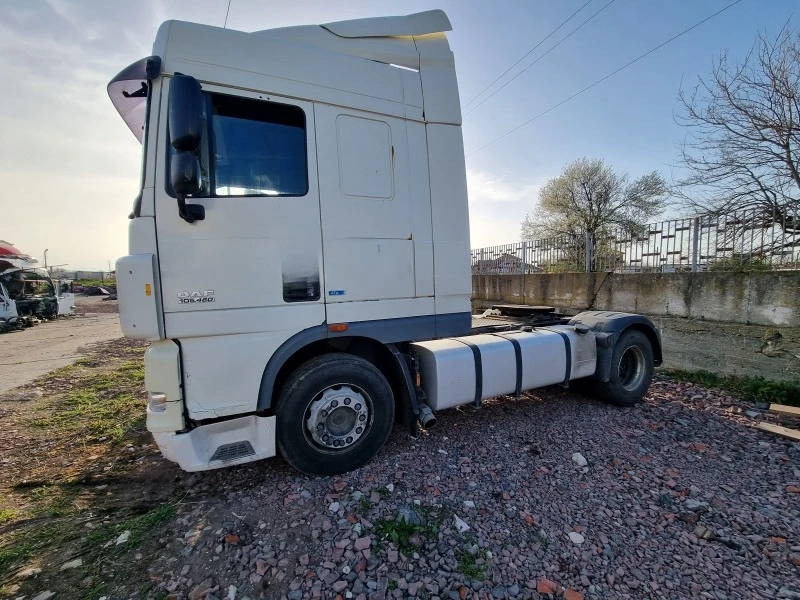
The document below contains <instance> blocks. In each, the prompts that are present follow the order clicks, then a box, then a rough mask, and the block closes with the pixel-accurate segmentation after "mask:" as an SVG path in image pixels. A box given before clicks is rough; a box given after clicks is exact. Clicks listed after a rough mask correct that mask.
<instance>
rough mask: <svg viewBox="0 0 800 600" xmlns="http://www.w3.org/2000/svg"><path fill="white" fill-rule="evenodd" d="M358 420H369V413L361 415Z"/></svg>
mask: <svg viewBox="0 0 800 600" xmlns="http://www.w3.org/2000/svg"><path fill="white" fill-rule="evenodd" d="M358 420H359V421H366V420H367V415H361V416H359V417H358Z"/></svg>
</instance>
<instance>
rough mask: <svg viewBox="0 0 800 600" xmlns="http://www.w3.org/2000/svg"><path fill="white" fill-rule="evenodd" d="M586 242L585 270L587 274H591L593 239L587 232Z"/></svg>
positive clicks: (585, 234)
mask: <svg viewBox="0 0 800 600" xmlns="http://www.w3.org/2000/svg"><path fill="white" fill-rule="evenodd" d="M584 237H585V239H584V241H585V243H586V257H585V264H584V266H585V268H586V272H587V273H591V271H592V239H591V237H592V236H591V234H590V233H589V232H588V231H587V232H586V233H584Z"/></svg>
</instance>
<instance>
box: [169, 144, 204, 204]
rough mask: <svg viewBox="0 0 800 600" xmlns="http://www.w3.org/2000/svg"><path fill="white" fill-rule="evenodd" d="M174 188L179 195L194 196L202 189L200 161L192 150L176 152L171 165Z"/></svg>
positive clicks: (171, 179)
mask: <svg viewBox="0 0 800 600" xmlns="http://www.w3.org/2000/svg"><path fill="white" fill-rule="evenodd" d="M169 176H170V182H171V183H172V189H173V191H174V192H175V194H176V195H178V196H192V195H194V194H197V193H198V192H199V191H200V161H199V160H198V159H197V157H196V156H195V155H194V154H192V153H191V152H186V151H184V152H176V153H175V154H173V155H172V160H171V161H170V165H169Z"/></svg>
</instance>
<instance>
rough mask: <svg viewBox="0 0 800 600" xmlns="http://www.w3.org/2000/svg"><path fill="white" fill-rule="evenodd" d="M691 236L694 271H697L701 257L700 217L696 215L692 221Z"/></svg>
mask: <svg viewBox="0 0 800 600" xmlns="http://www.w3.org/2000/svg"><path fill="white" fill-rule="evenodd" d="M689 237H691V238H692V273H695V272H696V271H697V264H698V259H699V258H700V217H695V218H694V220H693V221H692V229H691V230H690V232H689Z"/></svg>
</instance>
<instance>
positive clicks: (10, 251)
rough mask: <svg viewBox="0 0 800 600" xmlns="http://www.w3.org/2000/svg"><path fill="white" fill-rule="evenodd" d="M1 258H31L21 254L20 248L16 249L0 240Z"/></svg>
mask: <svg viewBox="0 0 800 600" xmlns="http://www.w3.org/2000/svg"><path fill="white" fill-rule="evenodd" d="M0 256H17V257H19V258H30V256H28V255H27V254H25V253H24V252H21V251H20V250H19V249H18V248H15V247H14V246H13V245H11V244H10V243H8V242H5V241H3V240H0Z"/></svg>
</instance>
